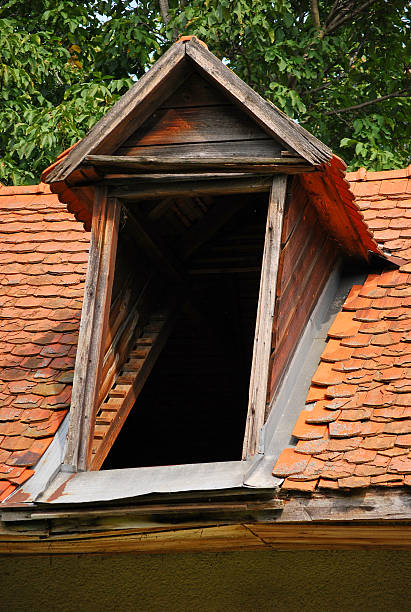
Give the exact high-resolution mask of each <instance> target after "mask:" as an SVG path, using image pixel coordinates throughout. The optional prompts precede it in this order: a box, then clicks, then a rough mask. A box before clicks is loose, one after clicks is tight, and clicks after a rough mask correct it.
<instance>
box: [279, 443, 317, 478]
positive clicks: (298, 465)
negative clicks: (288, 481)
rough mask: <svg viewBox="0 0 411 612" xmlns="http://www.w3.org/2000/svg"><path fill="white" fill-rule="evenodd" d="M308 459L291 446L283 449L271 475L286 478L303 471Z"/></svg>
mask: <svg viewBox="0 0 411 612" xmlns="http://www.w3.org/2000/svg"><path fill="white" fill-rule="evenodd" d="M309 461H310V459H309V458H306V457H304V455H302V454H301V453H297V452H296V451H295V450H294V449H292V448H286V449H284V450H283V452H282V453H281V455H280V456H279V458H278V459H277V462H276V464H275V466H274V469H273V476H277V477H279V478H286V477H287V476H291V475H292V474H299V473H301V472H304V470H305V468H306V467H307V465H308V463H309Z"/></svg>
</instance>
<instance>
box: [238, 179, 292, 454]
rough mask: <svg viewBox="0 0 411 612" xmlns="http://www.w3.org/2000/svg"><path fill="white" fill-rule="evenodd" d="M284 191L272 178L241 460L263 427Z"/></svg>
mask: <svg viewBox="0 0 411 612" xmlns="http://www.w3.org/2000/svg"><path fill="white" fill-rule="evenodd" d="M286 189H287V177H286V176H285V175H278V176H275V177H274V178H273V182H272V186H271V192H270V199H269V204H268V213H267V224H266V232H265V242H264V253H263V262H262V267H261V280H260V293H259V297H258V310H257V320H256V324H255V335H254V348H253V359H252V365H251V375H250V387H249V400H248V414H247V421H246V430H245V436H244V446H243V459H245V458H247V457H250V456H253V455H255V454H256V453H257V452H258V444H259V435H260V430H261V427H262V426H263V425H264V415H265V407H266V399H267V385H268V377H269V364H270V354H271V336H272V330H273V319H274V308H275V296H276V285H277V274H278V264H279V259H280V250H281V230H282V223H283V213H284V205H285V197H286Z"/></svg>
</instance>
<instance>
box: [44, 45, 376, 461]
mask: <svg viewBox="0 0 411 612" xmlns="http://www.w3.org/2000/svg"><path fill="white" fill-rule="evenodd" d="M343 169H344V164H343V163H342V162H341V161H340V160H339V159H338V158H336V157H335V156H332V154H331V152H330V151H329V149H328V148H327V147H325V146H324V145H323V144H322V143H320V142H319V141H318V140H317V139H316V138H315V137H313V136H312V135H311V134H309V133H307V132H306V131H305V130H304V129H303V128H301V126H299V125H298V124H296V123H294V122H293V121H291V120H290V119H289V118H288V117H286V116H285V115H284V114H283V113H281V111H279V110H278V109H276V107H274V106H273V105H271V104H269V103H268V102H266V101H264V100H263V99H262V98H261V97H260V96H258V95H257V94H256V93H255V92H254V91H253V90H251V89H250V88H249V87H248V86H247V85H245V84H244V83H243V82H242V81H241V80H240V79H239V78H238V77H236V76H235V75H234V74H233V73H232V72H231V71H230V70H229V69H228V68H227V67H225V66H224V64H223V63H222V62H220V61H219V60H217V58H215V57H214V56H213V55H212V54H211V53H210V52H209V51H208V50H207V49H205V48H204V47H203V46H202V45H201V44H200V42H199V41H198V40H196V39H195V38H192V39H191V40H189V41H182V42H177V43H175V44H174V45H173V46H172V47H171V49H170V50H169V51H168V52H167V53H166V54H165V55H164V56H163V57H162V58H161V59H160V60H159V61H158V62H157V63H156V65H155V66H154V67H153V68H152V69H151V70H150V71H149V72H148V73H147V74H146V75H145V76H144V77H143V78H142V79H141V80H140V81H139V82H138V83H137V84H136V85H135V87H134V88H133V89H131V90H130V91H129V92H128V93H127V94H126V95H125V96H123V98H122V99H121V100H120V101H119V102H118V103H117V104H116V105H115V106H114V107H113V109H112V110H111V111H110V112H109V113H108V114H107V115H106V116H105V117H104V118H103V119H102V120H101V121H100V122H98V123H97V124H96V126H95V127H94V128H93V129H92V130H91V131H90V133H89V134H88V135H87V136H86V137H85V138H84V139H83V140H82V141H81V142H80V143H78V144H77V145H76V146H75V147H74V148H72V149H71V150H70V151H69V152H68V153H67V155H65V156H64V155H63V156H62V157H61V159H60V160H59V161H58V163H56V164H55V165H54V166H53V167H52V168H51V169H49V170H47V171H45V173H44V174H43V178H44V180H45V181H46V182H48V183H50V185H51V188H52V190H53V191H55V192H56V193H59V197H60V198H61V199H62V200H63V201H65V202H68V203H69V209H71V210H73V212H74V213H75V214H76V216H77V218H78V219H79V220H82V221H84V222H85V224H86V226H89V225H91V232H92V241H91V247H90V258H89V266H88V272H87V280H86V289H85V299H84V304H83V314H82V322H81V327H80V338H79V345H78V352H77V361H76V369H75V377H74V385H73V397H72V404H71V413H70V415H71V416H70V427H69V434H68V445H67V451H66V458H65V464H66V469H72V470H74V471H77V470H87V469H92V470H93V469H99V468H100V467H101V466H102V465H103V462H104V460H105V458H106V457H107V454H108V453H109V451H110V449H111V447H112V446H113V444H114V441H115V439H116V438H117V436H118V435H119V433H120V431H121V429H122V427H123V425H124V423H125V422H126V419H127V418H128V415H129V414H131V413H133V414H135V415H136V414H137V415H138V414H139V412H138V411H139V409H141V410H142V412H144V411H145V412H147V411H150V409H151V408H152V407H153V406H154V405H155V406H159V405H160V404H161V402H163V399H162V398H160V399H158V398H157V400H156V402H157V403H155V402H154V400H153V397H154V392H155V387H156V386H157V389H158V388H159V387H161V388H162V389H164V392H165V393H169V390H170V387H167V386H166V383H167V385H168V384H169V385H170V386H172V383H170V381H169V380H168V381H167V380H166V379H164V378H161V376H160V378H158V379H157V383H156V382H154V383H153V382H152V381H153V380H154V381H156V378H155V375H154V374H153V372H155V370H156V369H157V370H158V369H160V375H161V373H162V372H163V373H164V372H165V371H168V370H169V369H170V370H171V368H172V366H173V365H174V366H176V363H177V364H183V361H181V362H179V361H178V359H180V357H178V358H177V357H173V355H181V354H182V355H183V357H184V356H185V357H186V353H187V350H188V348H187V345H188V344H192V345H195V346H198V347H199V350H200V352H201V357H202V359H203V360H202V361H201V360H199V362H198V363H199V365H198V366H197V367H198V371H199V370H200V369H201V371H202V373H203V371H204V368H206V367H208V368H209V370H207V372H208V380H211V381H212V383H213V385H215V388H214V389H211V391H212V392H213V393H214V397H217V396H218V397H220V398H221V397H222V398H223V401H222V404H221V405H220V404H218V408H217V409H216V416H215V420H214V421H213V418H212V417H210V415H208V417H207V418H208V425H207V427H208V429H204V431H203V432H202V433H203V434H204V435H206V436H212V435H213V436H215V437H213V438H212V440H211V446H212V447H215V446H216V445H217V438H218V435H217V434H215V433H214V434H212V433H211V432H213V431H214V430H215V431H218V429H219V427H218V415H221V414H223V412H224V411H223V408H224V406H228V404H229V403H230V402H231V408H230V409H229V410H228V411H227V414H226V415H225V416H224V419H225V421H226V429H225V430H221V431H220V433H221V435H220V442H221V448H224V446H227V445H226V444H224V431H225V432H228V434H229V433H230V431H232V430H233V429H235V428H236V429H237V430H238V431H239V432H240V434H239V436H240V437H239V439H240V442H239V443H238V439H237V441H236V442H235V444H236V445H237V448H240V447H241V438H242V433H241V432H242V430H243V428H244V427H245V428H246V434H245V441H244V446H243V454H242V455H241V450H240V451H238V454H235V453H237V450H233V451H232V452H233V453H234V455H233V456H232V457H231V456H230V455H227V456H224V454H223V455H222V459H220V458H219V457H220V455H219V453H218V452H217V453H216V455H215V457H214V459H213V452H211V453H209V454H208V455H207V454H204V453H203V454H201V453H200V455H199V456H198V457H195V456H190V453H189V454H188V459H190V458H191V461H188V460H187V455H186V459H185V462H191V463H196V462H198V461H205V462H211V461H213V460H214V461H219V460H221V461H231V460H238V461H240V460H241V458H242V459H243V460H247V459H250V458H251V457H253V456H255V455H256V454H258V452H259V444H260V441H261V440H260V438H261V436H260V434H261V428H262V427H263V425H264V422H265V420H266V418H267V415H268V413H269V410H270V406H271V405H272V402H273V398H274V396H275V394H276V392H277V389H278V386H279V385H280V384H281V382H282V380H283V377H284V375H285V372H286V368H287V365H288V363H289V361H290V359H291V357H292V355H293V353H294V351H295V349H296V346H297V344H298V341H299V339H300V337H301V335H302V333H303V331H304V326H305V325H306V323H307V320H308V318H309V316H310V314H311V312H312V310H313V308H314V307H315V305H316V302H317V300H318V297H319V295H320V293H321V291H322V290H323V288H324V286H325V284H326V283H327V281H328V279H329V276H330V274H331V272H332V270H333V268H334V267H335V265H336V263H337V261H338V260H339V259H341V258H356V259H358V260H362V261H364V262H368V259H369V253H370V252H372V251H373V252H375V253H379V249H378V247H377V245H376V243H375V241H374V240H373V238H372V237H371V234H370V233H369V231H368V229H367V226H366V225H365V223H364V222H363V220H362V217H361V215H360V214H359V211H358V209H357V207H356V205H355V204H354V201H353V196H352V194H351V193H350V191H349V189H348V186H347V185H346V184H345V183H344V179H343ZM247 292H248V293H247ZM212 298H213V299H212ZM199 303H200V305H199ZM204 305H205V308H203V307H204ZM250 321H251V323H250ZM254 322H255V327H254ZM199 330H200V333H199V334H197V335H195V333H197V332H199ZM244 330H247V333H244ZM194 332H195V333H194ZM242 335H244V337H243V338H242V339H241V336H242ZM214 337H215V338H214ZM237 341H238V344H239V346H240V345H241V347H242V348H237V349H236V348H235V346H234V343H235V342H237ZM173 343H174V344H173ZM230 343H231V345H230ZM217 345H218V350H217ZM220 345H221V346H220ZM227 345H230V346H229V349H228V351H227ZM170 346H171V348H170ZM167 351H168V353H167ZM164 355H166V356H165V357H164ZM204 357H205V358H204ZM161 358H163V361H164V363H165V364H166V365H164V364H163V366H161V361H160V359H161ZM197 358H198V355H197V356H196V355H194V354H193V357H192V359H191V363H194V362H195V360H196V359H197ZM167 359H168V361H167ZM185 363H186V362H185ZM159 364H160V365H159ZM212 364H214V365H215V364H217V367H214V369H213V367H211V366H212ZM218 364H221V365H218ZM223 364H225V368H226V369H225V370H224V365H223ZM184 367H188V365H187V364H186V365H185V366H184ZM182 368H183V366H182V365H181V367H180V368H179V367H176V369H177V370H178V369H179V370H180V371H181V370H182ZM250 370H251V376H250V378H249V374H248V373H249V372H250ZM221 374H222V376H221V380H220V381H219V375H221ZM176 376H177V373H176ZM195 377H196V372H194V373H192V374H191V379H190V381H191V382H190V384H191V387H190V384H188V383H187V385H186V386H187V387H188V388H190V389H192V396H191V399H190V397H189V399H188V400H187V398H186V399H185V400H184V402H185V403H186V404H187V401H188V404H189V403H190V401H191V402H192V404H193V410H194V411H195V410H196V409H197V410H198V406H199V404H200V402H199V401H196V398H195V396H194V390H195ZM188 379H189V377H187V380H188ZM150 381H151V384H152V385H154V387H153V389H152V390H151V392H146V390H147V386H148V384H150ZM158 381H160V382H158ZM202 381H203V382H202V387H203V388H204V387H205V386H208V387H210V388H211V387H212V385H211V384H210V383H209V384H207V376H206V377H205V378H203V379H202ZM218 381H219V382H218ZM183 382H184V381H183ZM248 383H249V384H248ZM183 386H184V384H183ZM202 387H201V385H200V391H199V393H200V394H201V388H202ZM240 388H241V389H240ZM233 389H235V390H236V393H237V391H238V394H239V395H238V396H237V395H236V394H234V393H233ZM240 391H241V393H240ZM144 393H146V395H147V393H148V399H147V398H146V399H145V400H144V401H146V404H144V406H145V407H144V408H142V406H143V403H142V402H143V399H144V398H143V395H144ZM150 393H151V395H150ZM179 393H180V391H179ZM230 394H231V396H232V397H231V399H230V400H228V399H227V400H225V399H224V398H225V397H226V396H229V395H230ZM170 395H171V391H170ZM173 401H174V404H172V408H171V410H172V409H174V407H175V405H176V404H177V403H178V401H179V398H178V397H177V399H174V400H173ZM208 401H209V405H210V406H211V405H212V403H213V400H212V395H210V396H209V400H208ZM150 402H151V403H150ZM159 402H160V404H159ZM224 402H226V403H225V404H224ZM180 403H183V402H182V400H181V402H180ZM163 404H164V406H166V404H167V402H163ZM188 404H187V406H188V408H187V413H186V416H187V415H188V414H189V405H188ZM163 409H164V410H167V407H164V408H163ZM156 410H157V408H156ZM210 410H211V408H210ZM203 411H205V412H206V411H207V406H206V405H204V408H203ZM230 411H231V412H230ZM156 414H157V413H156ZM197 416H198V419H197V422H199V423H201V419H200V414H199V413H198V414H197ZM180 418H181V417H180ZM234 418H238V419H239V420H238V421H237V423H236V425H235V426H234V425H233V420H234ZM156 419H157V420H158V421H159V422H161V420H162V414H161V412H159V413H158V414H157V416H155V417H154V424H155V421H156ZM177 420H178V419H177ZM183 421H184V419H183ZM181 422H182V421H181ZM184 422H185V421H184ZM147 423H148V421H144V423H143V419H142V418H138V417H137V424H136V425H135V427H137V428H138V427H139V426H140V428H141V429H142V431H143V432H144V433H143V437H146V439H148V440H151V438H152V436H155V432H154V431H153V429H150V430H147V429H145V428H146V426H147ZM167 427H168V425H167ZM204 427H205V426H204ZM195 428H196V422H195V419H194V421H193V430H195ZM200 428H201V427H200ZM178 429H181V426H180V425H178V424H177V427H176V431H177V430H178ZM204 432H205V433H204ZM170 435H171V438H172V436H173V435H174V434H173V433H172V432H170ZM184 435H188V430H187V431H184V432H183V436H182V437H181V438H179V439H178V440H177V441H176V442H174V444H175V445H177V446H179V445H180V446H183V445H184V444H185V441H184ZM141 444H143V441H141ZM233 448H234V447H233ZM230 452H231V450H230ZM204 457H205V458H204ZM148 461H151V458H150V459H148ZM152 461H153V462H152V463H151V465H153V464H154V465H157V464H158V463H155V462H156V461H159V460H158V459H153V460H152ZM171 462H173V459H171ZM176 462H178V460H176ZM160 465H162V464H161V463H160ZM117 467H118V466H117Z"/></svg>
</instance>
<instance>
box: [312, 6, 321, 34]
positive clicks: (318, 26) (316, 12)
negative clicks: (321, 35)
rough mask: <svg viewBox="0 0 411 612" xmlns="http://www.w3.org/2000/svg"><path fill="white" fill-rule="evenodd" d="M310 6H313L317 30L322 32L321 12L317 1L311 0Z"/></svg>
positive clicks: (313, 16)
mask: <svg viewBox="0 0 411 612" xmlns="http://www.w3.org/2000/svg"><path fill="white" fill-rule="evenodd" d="M310 6H311V17H312V18H313V22H314V25H315V29H316V30H318V31H319V32H321V21H320V12H319V10H318V3H317V0H310Z"/></svg>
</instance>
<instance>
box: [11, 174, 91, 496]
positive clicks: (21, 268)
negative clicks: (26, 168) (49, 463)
mask: <svg viewBox="0 0 411 612" xmlns="http://www.w3.org/2000/svg"><path fill="white" fill-rule="evenodd" d="M0 223H1V225H0V243H1V252H0V264H1V267H0V304H1V309H0V501H1V500H2V499H4V498H5V497H7V496H8V495H9V494H10V493H11V492H12V491H13V490H14V489H15V488H16V486H17V485H19V484H21V483H23V482H24V481H25V480H27V478H29V477H30V476H31V475H32V473H33V470H32V469H31V467H32V466H33V465H34V464H35V463H37V461H38V459H39V458H40V457H41V455H42V454H43V453H44V451H45V450H46V448H47V447H48V446H49V444H50V442H51V441H52V439H53V436H54V434H55V433H56V431H57V428H58V426H59V425H60V423H61V421H62V420H63V418H64V416H65V414H66V412H67V409H68V407H69V404H70V398H71V381H72V373H73V368H74V359H75V352H76V345H77V336H78V327H79V321H80V314H81V305H82V297H83V288H84V279H85V270H86V264H87V250H88V243H89V235H88V234H87V233H86V232H85V231H84V230H83V228H82V227H81V225H80V224H79V223H78V222H77V221H75V219H74V217H73V215H71V214H70V213H68V212H67V209H66V206H65V205H64V204H62V203H61V202H59V200H58V198H57V196H56V195H53V194H51V193H50V189H49V187H48V186H47V185H44V184H40V185H30V186H27V187H3V186H1V185H0Z"/></svg>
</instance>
